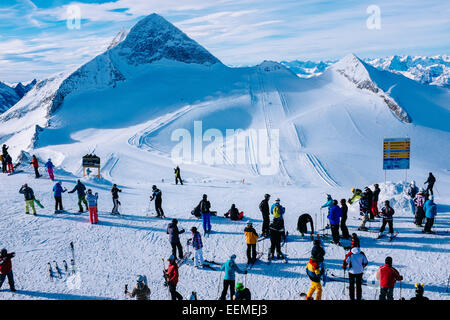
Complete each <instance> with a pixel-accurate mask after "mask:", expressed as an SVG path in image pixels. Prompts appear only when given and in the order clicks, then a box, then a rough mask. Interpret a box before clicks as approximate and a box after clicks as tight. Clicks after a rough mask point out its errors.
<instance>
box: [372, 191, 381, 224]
mask: <svg viewBox="0 0 450 320" xmlns="http://www.w3.org/2000/svg"><path fill="white" fill-rule="evenodd" d="M373 187H374V189H373V193H372V217H377V218H379V217H380V216H379V212H378V197H379V196H380V192H381V190H380V188H379V186H378V183H375V184H374V185H373Z"/></svg>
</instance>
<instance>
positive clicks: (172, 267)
mask: <svg viewBox="0 0 450 320" xmlns="http://www.w3.org/2000/svg"><path fill="white" fill-rule="evenodd" d="M168 261H169V267H168V268H167V270H164V273H165V274H166V276H167V281H168V285H169V292H170V295H171V297H172V300H183V296H182V295H181V294H179V293H178V292H177V283H178V275H179V273H178V265H177V262H176V258H175V256H173V255H171V256H170V257H169V259H168Z"/></svg>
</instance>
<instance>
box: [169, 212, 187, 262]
mask: <svg viewBox="0 0 450 320" xmlns="http://www.w3.org/2000/svg"><path fill="white" fill-rule="evenodd" d="M184 231H185V230H184V229H181V230H178V220H177V219H173V220H172V222H171V223H169V225H168V226H167V230H166V233H167V234H168V235H169V242H170V245H171V246H172V255H173V256H174V257H175V259H176V258H177V248H178V254H179V257H180V259H181V258H183V246H182V245H181V241H180V236H179V235H180V234H182V233H184Z"/></svg>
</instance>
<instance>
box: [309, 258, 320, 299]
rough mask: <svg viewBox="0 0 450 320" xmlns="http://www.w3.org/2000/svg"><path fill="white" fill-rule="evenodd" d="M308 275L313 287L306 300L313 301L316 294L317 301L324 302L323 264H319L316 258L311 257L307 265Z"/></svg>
mask: <svg viewBox="0 0 450 320" xmlns="http://www.w3.org/2000/svg"><path fill="white" fill-rule="evenodd" d="M306 274H307V275H308V277H309V279H310V280H311V287H310V288H309V290H308V293H307V294H306V300H313V294H314V292H316V291H317V293H316V300H322V285H321V284H320V278H321V277H322V276H323V274H324V268H323V263H322V262H318V261H317V260H316V258H314V257H311V258H310V259H309V261H308V264H307V265H306Z"/></svg>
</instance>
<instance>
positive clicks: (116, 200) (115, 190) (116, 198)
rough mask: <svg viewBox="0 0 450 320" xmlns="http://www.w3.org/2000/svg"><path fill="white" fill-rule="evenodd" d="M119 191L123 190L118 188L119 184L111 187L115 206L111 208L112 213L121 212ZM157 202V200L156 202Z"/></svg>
mask: <svg viewBox="0 0 450 320" xmlns="http://www.w3.org/2000/svg"><path fill="white" fill-rule="evenodd" d="M119 192H122V190H121V189H119V188H117V184H115V183H114V184H113V187H112V189H111V193H112V200H113V205H114V206H113V208H112V210H111V214H113V215H114V214H119V204H120V201H119ZM155 203H156V202H155Z"/></svg>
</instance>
